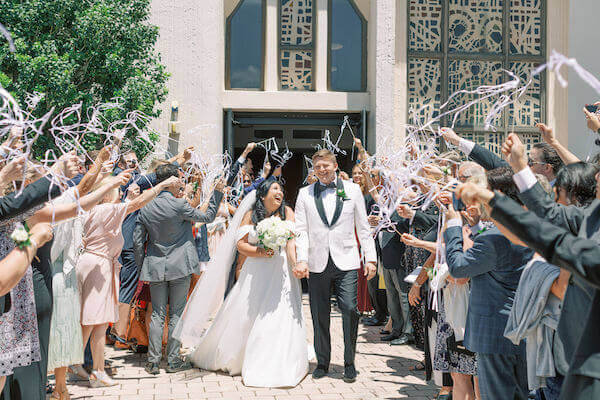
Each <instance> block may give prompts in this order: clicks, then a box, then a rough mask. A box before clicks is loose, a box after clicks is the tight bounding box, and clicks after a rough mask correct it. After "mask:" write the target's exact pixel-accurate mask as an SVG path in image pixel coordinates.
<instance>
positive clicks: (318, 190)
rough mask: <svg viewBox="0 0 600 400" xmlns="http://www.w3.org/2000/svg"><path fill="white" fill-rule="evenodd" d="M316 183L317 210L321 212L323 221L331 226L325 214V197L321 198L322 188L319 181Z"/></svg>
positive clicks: (314, 194)
mask: <svg viewBox="0 0 600 400" xmlns="http://www.w3.org/2000/svg"><path fill="white" fill-rule="evenodd" d="M314 185H315V186H314V188H313V198H314V200H315V206H316V207H317V212H318V213H319V217H321V221H323V223H324V224H325V226H326V227H328V228H329V226H330V225H329V222H328V221H327V216H326V215H325V208H324V207H323V199H322V198H321V188H320V187H319V182H317V183H315V184H314Z"/></svg>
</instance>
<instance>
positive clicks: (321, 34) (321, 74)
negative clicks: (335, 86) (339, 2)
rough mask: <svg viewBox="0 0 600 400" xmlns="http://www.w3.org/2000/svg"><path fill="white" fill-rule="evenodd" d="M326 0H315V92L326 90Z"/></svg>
mask: <svg viewBox="0 0 600 400" xmlns="http://www.w3.org/2000/svg"><path fill="white" fill-rule="evenodd" d="M328 3H329V1H328V0H316V4H317V21H316V31H315V35H314V40H315V54H314V55H313V62H314V63H315V65H314V71H315V76H314V79H315V90H316V91H317V92H326V91H327V61H328V56H329V52H328V49H327V43H328V34H329V30H328V25H329V18H328V14H327V9H328Z"/></svg>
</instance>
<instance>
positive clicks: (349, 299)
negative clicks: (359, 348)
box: [308, 257, 360, 369]
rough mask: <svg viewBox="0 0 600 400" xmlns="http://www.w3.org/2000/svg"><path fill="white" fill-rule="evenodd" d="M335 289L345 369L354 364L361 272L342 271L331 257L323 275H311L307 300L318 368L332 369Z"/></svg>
mask: <svg viewBox="0 0 600 400" xmlns="http://www.w3.org/2000/svg"><path fill="white" fill-rule="evenodd" d="M332 287H334V288H335V293H336V297H337V303H338V307H339V308H340V311H341V312H342V326H343V331H344V366H347V365H352V364H354V355H355V353H356V337H357V334H358V319H359V316H360V313H359V312H358V306H357V290H358V270H352V271H342V270H340V269H338V268H337V267H336V266H335V264H334V262H333V260H332V259H331V257H329V261H328V262H327V267H326V268H325V270H324V271H323V272H320V273H314V272H311V273H310V278H309V279H308V296H309V299H310V314H311V316H312V319H313V329H314V341H315V353H316V354H317V362H318V365H319V366H322V367H324V368H326V369H328V368H329V362H330V361H331V336H330V332H329V325H330V314H331V301H330V296H331V289H332Z"/></svg>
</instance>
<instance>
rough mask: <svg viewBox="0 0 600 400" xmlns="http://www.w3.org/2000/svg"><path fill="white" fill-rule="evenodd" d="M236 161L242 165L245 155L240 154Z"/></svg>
mask: <svg viewBox="0 0 600 400" xmlns="http://www.w3.org/2000/svg"><path fill="white" fill-rule="evenodd" d="M237 161H238V162H239V163H240V164H242V165H243V164H244V163H245V162H246V157H243V156H240V158H238V159H237Z"/></svg>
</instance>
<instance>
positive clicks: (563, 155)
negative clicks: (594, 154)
mask: <svg viewBox="0 0 600 400" xmlns="http://www.w3.org/2000/svg"><path fill="white" fill-rule="evenodd" d="M536 126H537V128H538V129H539V130H540V133H541V134H542V137H543V138H544V141H545V142H546V143H548V144H549V145H550V146H551V147H552V148H553V149H554V150H556V152H557V153H558V156H559V157H560V159H561V160H562V161H563V162H564V163H565V165H567V164H574V163H576V162H579V161H581V160H580V159H579V158H577V156H576V155H575V154H573V153H571V152H570V151H569V149H567V148H566V147H565V146H563V145H562V144H561V143H560V142H559V141H558V140H556V137H555V136H554V130H553V129H552V128H550V127H549V126H547V125H546V124H542V123H538V124H537V125H536Z"/></svg>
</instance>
